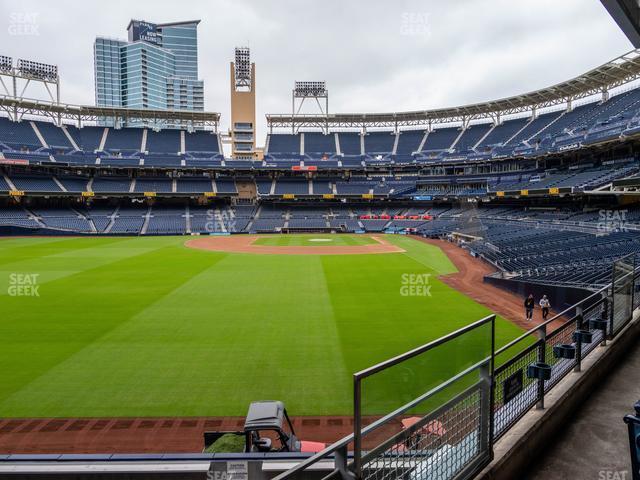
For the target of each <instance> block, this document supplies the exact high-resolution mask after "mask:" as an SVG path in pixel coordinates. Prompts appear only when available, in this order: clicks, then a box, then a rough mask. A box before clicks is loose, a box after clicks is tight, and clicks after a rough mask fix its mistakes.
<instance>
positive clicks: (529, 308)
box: [524, 293, 536, 322]
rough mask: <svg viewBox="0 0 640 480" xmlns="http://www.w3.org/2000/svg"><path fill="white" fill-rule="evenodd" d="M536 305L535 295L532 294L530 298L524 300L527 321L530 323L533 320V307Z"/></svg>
mask: <svg viewBox="0 0 640 480" xmlns="http://www.w3.org/2000/svg"><path fill="white" fill-rule="evenodd" d="M535 305H536V303H535V302H534V301H533V294H532V293H530V294H529V296H528V297H527V298H526V299H525V300H524V310H525V312H526V314H527V321H528V322H530V321H531V320H532V319H533V307H534V306H535Z"/></svg>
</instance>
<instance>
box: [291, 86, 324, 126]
mask: <svg viewBox="0 0 640 480" xmlns="http://www.w3.org/2000/svg"><path fill="white" fill-rule="evenodd" d="M307 99H309V100H311V101H312V102H313V100H315V103H316V106H317V108H318V111H319V112H320V115H321V116H323V117H324V119H325V121H324V122H323V123H324V125H323V126H322V127H323V131H324V133H325V134H326V133H329V91H328V90H327V84H326V82H324V81H321V82H319V81H315V82H309V81H298V80H296V81H295V82H294V84H293V91H292V92H291V118H292V119H294V118H295V117H296V116H297V115H299V114H300V112H301V111H302V106H303V105H304V103H305V100H307ZM320 99H324V107H323V106H322V104H321V103H320ZM296 103H297V106H296ZM291 130H292V132H293V133H294V134H295V133H296V127H295V120H293V121H292V122H291Z"/></svg>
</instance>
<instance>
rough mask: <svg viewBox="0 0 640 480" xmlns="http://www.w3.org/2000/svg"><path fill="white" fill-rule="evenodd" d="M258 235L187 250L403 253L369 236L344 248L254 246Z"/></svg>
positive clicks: (198, 243)
mask: <svg viewBox="0 0 640 480" xmlns="http://www.w3.org/2000/svg"><path fill="white" fill-rule="evenodd" d="M258 238H260V237H259V236H258V235H231V236H225V237H202V238H196V239H194V240H188V241H187V242H186V243H185V245H186V246H187V247H189V248H198V249H201V250H212V251H215V252H231V253H254V254H260V255H365V254H372V253H403V252H404V251H405V250H403V249H402V248H400V247H397V246H396V245H393V244H391V243H389V242H387V241H386V240H385V239H384V238H383V237H378V236H376V235H370V236H369V238H371V239H372V240H374V241H375V242H376V243H371V244H368V245H344V246H324V245H323V246H316V245H312V246H308V247H307V246H282V247H278V246H271V245H256V244H255V243H254V242H255V241H256V240H257V239H258Z"/></svg>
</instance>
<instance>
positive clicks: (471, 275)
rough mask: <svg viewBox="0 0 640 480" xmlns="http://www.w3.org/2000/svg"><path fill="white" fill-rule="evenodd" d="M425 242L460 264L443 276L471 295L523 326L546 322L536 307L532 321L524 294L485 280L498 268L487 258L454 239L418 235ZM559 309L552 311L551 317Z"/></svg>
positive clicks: (444, 280)
mask: <svg viewBox="0 0 640 480" xmlns="http://www.w3.org/2000/svg"><path fill="white" fill-rule="evenodd" d="M414 238H415V239H417V240H420V241H422V242H425V243H428V244H431V245H435V246H437V247H440V249H441V250H442V251H443V252H444V253H445V254H446V255H447V257H449V260H451V262H452V263H453V264H454V265H455V266H456V268H457V269H458V273H453V274H450V275H441V276H440V280H442V281H443V282H444V283H446V284H447V285H449V286H450V287H452V288H455V289H456V290H458V291H459V292H462V293H464V294H465V295H466V296H468V297H469V298H472V299H473V300H475V301H476V302H478V303H480V304H482V305H484V306H485V307H487V308H488V309H489V310H491V311H492V312H495V313H497V314H498V315H500V316H501V317H504V318H505V319H507V320H510V321H511V322H513V323H515V324H516V325H518V326H519V327H521V328H523V329H525V330H529V329H531V328H533V327H535V326H536V325H539V324H541V323H542V313H541V311H540V309H539V308H536V309H535V310H534V314H533V320H532V321H530V322H528V321H527V320H526V318H525V312H524V298H520V297H519V296H517V295H515V294H514V293H511V292H509V291H508V290H503V289H502V288H499V287H496V286H495V285H491V284H489V283H485V282H484V280H483V279H484V277H485V275H489V274H491V273H494V272H495V271H496V269H495V268H493V267H492V266H491V265H489V264H488V263H486V262H485V261H483V260H481V259H479V258H474V257H472V256H471V255H470V254H469V252H468V251H467V250H464V249H462V248H460V247H458V246H456V245H454V244H453V243H450V242H446V241H444V240H432V239H428V238H422V237H414ZM553 315H555V312H553V311H551V312H550V313H549V318H551V316H553ZM562 323H563V322H562V321H561V320H557V321H553V322H551V325H549V326H548V327H547V332H550V331H552V330H553V329H555V328H557V327H559V326H560V325H562Z"/></svg>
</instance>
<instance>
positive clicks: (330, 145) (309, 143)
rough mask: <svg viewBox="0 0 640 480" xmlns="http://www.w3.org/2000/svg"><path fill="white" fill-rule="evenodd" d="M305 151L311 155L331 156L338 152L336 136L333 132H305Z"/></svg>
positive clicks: (316, 156)
mask: <svg viewBox="0 0 640 480" xmlns="http://www.w3.org/2000/svg"><path fill="white" fill-rule="evenodd" d="M304 153H305V155H309V156H311V157H315V158H318V157H321V156H331V155H334V154H335V153H336V137H335V135H334V134H333V133H330V134H328V135H325V134H324V133H317V132H307V133H305V134H304Z"/></svg>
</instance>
